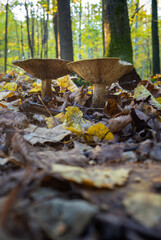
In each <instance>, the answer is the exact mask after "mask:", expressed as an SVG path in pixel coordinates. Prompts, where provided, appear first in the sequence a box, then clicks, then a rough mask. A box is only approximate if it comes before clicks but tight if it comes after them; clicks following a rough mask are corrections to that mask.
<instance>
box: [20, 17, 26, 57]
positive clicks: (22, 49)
mask: <svg viewBox="0 0 161 240" xmlns="http://www.w3.org/2000/svg"><path fill="white" fill-rule="evenodd" d="M21 57H22V58H23V59H24V58H25V54H24V43H23V23H22V22H21Z"/></svg>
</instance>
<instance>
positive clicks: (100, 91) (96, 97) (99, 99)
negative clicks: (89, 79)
mask: <svg viewBox="0 0 161 240" xmlns="http://www.w3.org/2000/svg"><path fill="white" fill-rule="evenodd" d="M105 89H106V85H105V84H98V83H95V84H93V97H92V106H93V107H104V104H105Z"/></svg>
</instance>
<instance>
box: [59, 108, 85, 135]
mask: <svg viewBox="0 0 161 240" xmlns="http://www.w3.org/2000/svg"><path fill="white" fill-rule="evenodd" d="M82 117H83V113H82V111H81V110H80V109H79V108H78V107H72V106H70V107H67V108H66V114H65V121H64V123H63V126H64V127H65V128H66V129H68V130H70V131H71V132H73V133H75V134H78V135H79V134H82V133H83V132H84V130H83V129H82V126H81V124H83V123H84V122H85V121H84V120H83V118H82Z"/></svg>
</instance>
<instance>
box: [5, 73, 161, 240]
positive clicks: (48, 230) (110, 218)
mask: <svg viewBox="0 0 161 240" xmlns="http://www.w3.org/2000/svg"><path fill="white" fill-rule="evenodd" d="M14 76H15V78H12V80H10V82H9V83H5V81H7V82H8V79H7V77H6V78H3V84H2V85H1V89H0V115H1V118H0V129H1V135H0V174H1V179H0V206H1V207H0V214H1V221H0V239H4V240H5V239H7V240H8V239H15V240H19V239H22V238H23V239H31V240H32V239H33V240H39V239H44V240H45V239H60V240H61V239H62V240H63V239H70V240H72V239H73V240H75V239H84V240H85V239H94V240H98V239H115V237H116V235H115V234H116V232H117V233H118V235H117V239H130V240H133V239H160V236H161V231H160V227H161V226H160V222H161V215H160V211H161V205H160V203H161V199H160V197H161V196H160V193H161V180H160V179H161V175H160V169H161V125H160V124H161V121H160V109H161V108H160V93H161V92H160V87H159V83H158V85H157V82H156V83H152V82H150V81H148V80H146V81H145V80H144V81H141V82H140V83H139V85H138V86H137V87H136V88H135V89H132V88H130V91H129V90H123V89H122V88H121V87H120V86H119V85H118V83H117V84H114V85H113V86H111V87H110V88H109V89H108V92H107V97H106V103H105V107H104V108H97V109H95V108H92V107H91V93H92V87H88V88H85V87H84V86H82V87H81V88H78V87H77V86H76V84H75V83H74V82H73V81H72V79H71V78H70V76H65V77H63V78H60V79H58V80H53V82H52V91H53V95H52V98H42V99H41V98H40V97H39V94H40V84H39V82H38V81H36V79H34V78H32V77H27V78H26V76H19V75H18V74H17V73H15V74H14ZM4 79H5V81H4ZM26 82H27V84H26ZM120 85H121V84H120ZM122 86H123V85H122ZM33 87H34V88H33ZM125 89H126V88H125ZM127 89H128V88H127ZM111 229H113V231H111ZM121 229H124V232H122V231H121ZM129 231H130V233H131V234H129Z"/></svg>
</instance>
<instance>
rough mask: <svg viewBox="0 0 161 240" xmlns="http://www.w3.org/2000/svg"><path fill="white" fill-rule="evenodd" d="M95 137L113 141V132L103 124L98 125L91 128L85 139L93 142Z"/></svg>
mask: <svg viewBox="0 0 161 240" xmlns="http://www.w3.org/2000/svg"><path fill="white" fill-rule="evenodd" d="M95 136H96V137H98V138H99V139H102V140H112V139H113V134H112V132H111V131H110V130H109V129H108V128H107V127H106V126H105V125H104V124H103V123H96V124H94V125H92V126H90V127H89V128H88V130H87V132H86V134H85V136H84V137H85V139H86V140H87V142H93V140H94V139H93V137H95Z"/></svg>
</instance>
